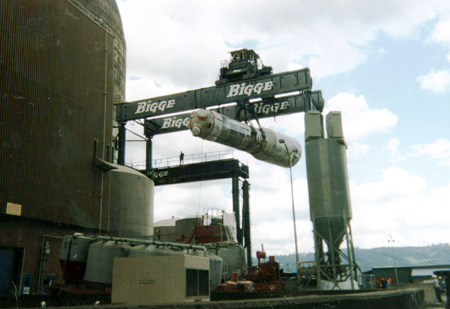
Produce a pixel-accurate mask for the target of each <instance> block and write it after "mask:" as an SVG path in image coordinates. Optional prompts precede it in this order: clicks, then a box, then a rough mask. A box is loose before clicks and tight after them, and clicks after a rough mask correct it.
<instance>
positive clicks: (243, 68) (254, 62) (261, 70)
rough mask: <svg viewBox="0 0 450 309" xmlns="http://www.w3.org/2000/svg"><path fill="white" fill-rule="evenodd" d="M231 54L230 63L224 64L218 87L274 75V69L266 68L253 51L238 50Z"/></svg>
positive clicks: (224, 62) (217, 82)
mask: <svg viewBox="0 0 450 309" xmlns="http://www.w3.org/2000/svg"><path fill="white" fill-rule="evenodd" d="M230 54H231V59H230V61H227V60H225V61H223V62H222V67H221V68H220V73H219V79H218V80H217V81H216V85H223V84H227V83H230V82H236V81H241V80H246V79H251V78H256V77H259V76H264V75H270V74H272V67H270V66H265V65H264V64H263V62H262V60H261V58H260V57H259V55H258V54H257V53H256V52H255V51H254V50H253V49H246V48H244V49H238V50H235V51H232V52H230Z"/></svg>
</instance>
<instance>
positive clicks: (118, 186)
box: [109, 164, 154, 238]
mask: <svg viewBox="0 0 450 309" xmlns="http://www.w3.org/2000/svg"><path fill="white" fill-rule="evenodd" d="M113 166H115V167H116V168H115V169H112V170H111V171H110V172H109V173H110V174H111V176H110V177H111V189H110V191H111V201H110V204H111V206H110V208H111V210H110V218H109V230H110V232H112V233H114V234H115V235H116V236H119V237H135V238H136V237H137V238H149V237H150V236H152V235H153V190H154V183H153V180H151V179H150V178H148V177H147V176H145V175H143V174H142V173H140V172H138V171H136V170H134V169H132V168H129V167H126V166H121V165H116V164H114V165H113Z"/></svg>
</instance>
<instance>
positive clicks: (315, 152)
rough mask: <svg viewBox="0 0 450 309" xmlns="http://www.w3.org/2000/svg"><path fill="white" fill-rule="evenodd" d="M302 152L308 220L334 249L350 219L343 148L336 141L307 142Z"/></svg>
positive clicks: (345, 157) (318, 140) (344, 149)
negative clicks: (309, 215)
mask: <svg viewBox="0 0 450 309" xmlns="http://www.w3.org/2000/svg"><path fill="white" fill-rule="evenodd" d="M305 150H306V151H305V152H306V162H307V166H306V167H307V172H308V173H307V174H308V189H309V204H310V214H311V221H312V222H313V223H314V227H315V232H316V233H318V234H319V235H320V236H321V238H323V239H324V240H325V242H326V243H327V245H328V246H329V247H330V245H331V246H333V247H334V248H336V249H337V248H339V246H340V244H341V242H342V240H343V237H344V236H345V232H346V228H347V226H348V222H349V221H350V219H351V218H352V210H351V202H350V190H349V183H348V171H347V156H346V146H345V144H343V143H342V142H341V141H340V140H339V139H337V138H328V139H324V138H319V139H313V140H310V141H307V142H306V145H305Z"/></svg>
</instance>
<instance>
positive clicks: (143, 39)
mask: <svg viewBox="0 0 450 309" xmlns="http://www.w3.org/2000/svg"><path fill="white" fill-rule="evenodd" d="M118 6H119V9H120V13H121V17H122V21H123V26H124V32H125V37H126V41H127V72H128V76H129V78H130V77H134V78H136V77H137V78H143V77H145V78H147V79H149V80H151V81H152V82H153V81H154V82H157V83H158V84H160V85H162V86H163V87H166V85H167V84H169V85H170V84H171V85H177V87H180V88H183V89H184V88H186V89H193V88H196V87H204V86H208V85H211V84H213V82H214V81H215V79H216V77H217V74H218V72H219V67H220V62H221V60H223V59H226V58H228V54H227V53H228V51H230V50H233V49H237V48H241V47H249V48H254V49H256V50H257V52H258V53H259V54H260V55H261V57H262V59H263V61H264V62H265V64H267V65H271V66H273V67H274V72H282V71H286V70H288V69H289V68H290V67H293V66H301V67H310V68H311V71H312V72H313V74H314V76H315V78H317V77H324V76H328V75H333V74H338V73H343V72H348V71H349V70H352V69H354V68H355V67H357V66H358V65H360V64H362V63H364V62H365V61H366V60H367V55H368V53H369V52H370V51H371V44H372V43H373V42H374V41H376V40H377V39H378V37H379V35H380V33H384V34H386V35H387V36H389V37H393V38H413V37H415V36H417V34H418V33H419V31H418V30H419V29H420V27H421V26H422V25H423V23H424V22H425V21H428V20H431V19H433V18H435V17H436V11H437V10H438V9H442V8H441V7H439V6H438V5H437V3H436V2H435V1H426V2H423V1H413V2H408V5H404V3H403V2H392V1H387V0H386V1H376V2H371V3H370V4H369V5H368V4H367V3H361V2H359V1H350V2H333V3H329V2H325V1H315V2H311V3H302V5H299V4H298V2H297V1H283V3H275V2H273V1H245V2H244V3H243V2H242V1H237V0H233V1H227V2H221V1H186V2H183V3H180V2H178V1H144V0H134V1H124V0H120V1H118ZM237 8H238V9H237ZM436 36H437V37H439V36H438V35H437V34H436ZM281 55H282V56H281Z"/></svg>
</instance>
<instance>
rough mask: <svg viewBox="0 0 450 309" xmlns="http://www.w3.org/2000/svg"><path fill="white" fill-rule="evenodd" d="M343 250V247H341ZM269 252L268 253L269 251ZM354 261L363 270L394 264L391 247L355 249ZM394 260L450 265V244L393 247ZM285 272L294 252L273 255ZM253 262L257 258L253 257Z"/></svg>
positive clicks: (304, 257)
mask: <svg viewBox="0 0 450 309" xmlns="http://www.w3.org/2000/svg"><path fill="white" fill-rule="evenodd" d="M343 250H344V252H345V249H343ZM269 254H270V253H269ZM355 255H356V262H357V263H358V265H359V267H360V268H361V269H362V270H363V271H367V270H371V269H372V268H374V267H383V266H394V258H393V252H392V248H391V247H381V248H373V249H359V248H356V249H355ZM394 255H395V261H396V264H397V266H398V267H400V266H425V265H450V244H438V245H431V246H427V247H394ZM299 259H300V261H301V262H305V261H314V253H301V254H299ZM275 260H276V261H277V262H279V263H280V264H281V268H283V269H284V271H285V272H295V254H289V255H279V256H275ZM254 264H257V260H256V259H254Z"/></svg>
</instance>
